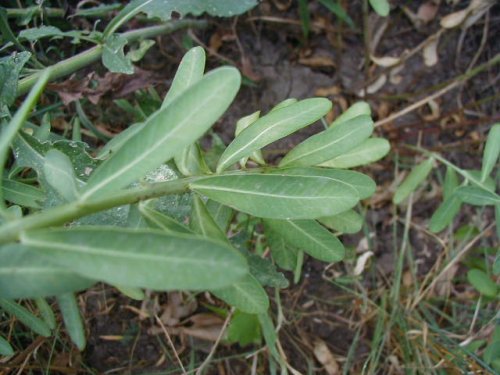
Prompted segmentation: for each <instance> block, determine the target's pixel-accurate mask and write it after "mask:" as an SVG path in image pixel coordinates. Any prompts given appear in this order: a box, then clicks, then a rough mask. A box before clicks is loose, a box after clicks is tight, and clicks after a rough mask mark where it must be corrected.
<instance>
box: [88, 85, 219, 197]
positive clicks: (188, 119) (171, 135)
mask: <svg viewBox="0 0 500 375" xmlns="http://www.w3.org/2000/svg"><path fill="white" fill-rule="evenodd" d="M219 87H221V86H219ZM224 89H225V86H224ZM221 91H224V90H222V89H220V88H219V90H216V91H214V92H213V94H212V95H209V96H207V97H206V99H205V100H203V101H202V102H201V103H199V104H198V107H199V108H203V107H205V105H206V103H207V102H209V101H210V100H211V99H212V98H213V97H214V96H217V95H218V94H219V93H220V92H221ZM174 102H175V100H174V101H173V102H172V103H174ZM172 103H170V105H169V106H171V105H172ZM169 106H167V107H165V108H168V107H169ZM164 110H166V109H163V110H162V111H164ZM160 114H161V112H158V113H157V114H156V116H154V117H157V116H159V115H160ZM195 115H198V112H197V111H193V112H190V113H189V115H188V116H186V117H184V119H183V120H181V121H180V122H179V123H178V125H177V126H175V127H174V128H172V131H170V132H168V133H167V134H166V135H165V136H164V137H163V138H161V139H160V141H158V142H157V143H156V146H153V147H150V148H149V149H148V150H145V152H143V153H142V154H141V156H140V157H138V158H136V159H135V160H134V161H133V162H131V163H129V164H127V166H125V167H124V168H122V169H120V170H118V171H116V172H115V173H113V174H112V175H110V176H109V177H108V178H107V179H104V180H102V181H101V182H100V183H98V184H97V185H95V186H94V187H93V188H91V189H90V190H87V191H86V192H85V193H84V194H83V195H82V196H81V199H82V200H85V199H87V198H89V197H90V196H91V195H92V194H94V193H95V192H96V191H99V189H100V188H101V187H103V186H106V185H108V184H109V183H110V182H111V181H113V180H114V179H115V178H117V177H119V176H120V175H122V174H124V173H126V172H127V171H129V170H130V169H131V168H133V167H135V166H136V165H137V164H139V163H140V162H142V161H143V160H144V159H147V158H148V157H149V155H150V154H151V153H154V152H156V150H157V149H158V148H159V147H160V146H162V145H163V143H164V142H165V141H166V140H167V139H169V138H175V137H174V136H175V133H176V132H177V131H178V130H179V129H181V128H182V127H183V126H184V125H185V124H186V123H189V122H191V121H192V118H193V117H195ZM151 121H152V120H151ZM138 134H139V135H140V133H137V134H135V135H134V137H137V135H138ZM181 138H182V137H181ZM109 160H112V159H109ZM165 161H166V160H165Z"/></svg>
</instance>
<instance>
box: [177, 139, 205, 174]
mask: <svg viewBox="0 0 500 375" xmlns="http://www.w3.org/2000/svg"><path fill="white" fill-rule="evenodd" d="M174 161H175V165H176V167H177V169H178V170H179V172H181V173H182V174H183V175H184V176H199V175H203V174H209V173H212V172H211V171H210V169H209V168H208V166H207V164H206V162H205V159H203V156H202V153H201V149H200V146H199V145H198V143H196V142H195V143H193V144H192V145H189V146H187V147H186V148H185V149H184V150H182V151H181V152H180V153H179V154H177V155H175V156H174Z"/></svg>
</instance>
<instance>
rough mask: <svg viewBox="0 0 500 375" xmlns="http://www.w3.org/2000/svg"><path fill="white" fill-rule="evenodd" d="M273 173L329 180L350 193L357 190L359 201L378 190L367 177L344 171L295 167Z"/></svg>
mask: <svg viewBox="0 0 500 375" xmlns="http://www.w3.org/2000/svg"><path fill="white" fill-rule="evenodd" d="M271 173H280V174H286V175H288V176H310V177H313V176H314V177H321V178H324V179H329V180H331V181H335V182H336V183H339V184H341V185H342V186H344V187H346V188H348V189H349V190H350V191H353V190H355V191H356V193H357V196H358V198H359V199H365V198H368V197H370V196H372V195H373V193H375V189H376V185H375V182H374V181H373V180H372V179H371V178H370V177H368V176H367V175H365V174H363V173H359V172H355V171H346V170H342V169H330V168H312V167H309V168H303V167H294V168H286V169H280V170H276V172H271ZM349 208H351V207H349ZM347 210H348V208H346V209H342V210H341V211H337V212H336V213H340V212H344V211H347ZM325 216H326V215H325Z"/></svg>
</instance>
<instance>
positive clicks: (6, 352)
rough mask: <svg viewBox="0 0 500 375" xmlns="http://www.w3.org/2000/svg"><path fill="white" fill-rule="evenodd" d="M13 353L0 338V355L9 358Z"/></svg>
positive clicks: (9, 346)
mask: <svg viewBox="0 0 500 375" xmlns="http://www.w3.org/2000/svg"><path fill="white" fill-rule="evenodd" d="M14 353H15V352H14V349H13V348H12V346H11V345H10V344H9V342H8V341H7V340H5V339H4V338H3V337H2V336H0V355H2V356H5V357H10V356H11V355H14Z"/></svg>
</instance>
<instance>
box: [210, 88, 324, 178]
mask: <svg viewBox="0 0 500 375" xmlns="http://www.w3.org/2000/svg"><path fill="white" fill-rule="evenodd" d="M331 106H332V103H331V101H329V100H328V99H324V98H312V99H305V100H301V101H300V102H297V103H293V104H290V105H288V106H286V107H284V108H280V109H277V110H274V111H272V112H270V113H268V114H267V115H265V116H263V117H261V118H259V119H258V120H257V121H255V122H254V123H253V124H251V125H250V126H249V127H247V128H246V129H244V130H242V132H241V133H240V134H239V135H238V136H237V137H236V138H235V139H234V140H233V142H231V143H230V144H229V146H228V147H227V148H226V150H225V151H224V153H223V154H222V156H221V158H220V160H219V163H218V165H217V172H218V173H219V172H221V171H223V170H224V169H226V168H228V167H229V166H231V165H232V164H234V163H236V162H237V161H238V160H240V159H241V158H244V157H247V156H250V155H251V154H252V153H253V152H254V151H257V150H259V149H261V148H263V147H264V146H267V145H268V144H270V143H272V142H274V141H277V140H278V139H280V138H283V137H286V136H287V135H289V134H292V133H293V132H295V131H297V130H299V129H301V128H303V127H305V126H307V125H310V124H312V123H313V122H315V121H317V120H318V119H320V118H321V117H322V116H324V115H326V114H327V113H328V111H329V110H330V108H331Z"/></svg>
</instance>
